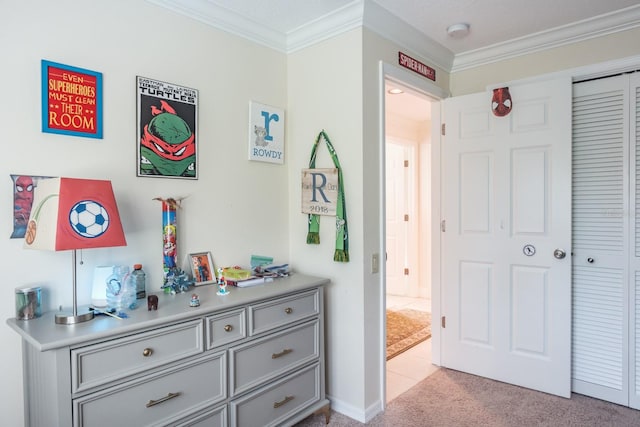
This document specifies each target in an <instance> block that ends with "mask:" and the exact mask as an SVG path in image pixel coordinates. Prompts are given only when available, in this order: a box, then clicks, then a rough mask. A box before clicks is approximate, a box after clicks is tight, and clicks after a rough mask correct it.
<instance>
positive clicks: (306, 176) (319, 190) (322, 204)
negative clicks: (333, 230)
mask: <svg viewBox="0 0 640 427" xmlns="http://www.w3.org/2000/svg"><path fill="white" fill-rule="evenodd" d="M337 203H338V169H303V170H302V213H306V214H316V215H327V216H335V215H336V205H337Z"/></svg>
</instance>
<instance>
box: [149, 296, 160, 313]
mask: <svg viewBox="0 0 640 427" xmlns="http://www.w3.org/2000/svg"><path fill="white" fill-rule="evenodd" d="M147 309H148V310H149V311H151V310H157V309H158V295H149V296H148V297H147Z"/></svg>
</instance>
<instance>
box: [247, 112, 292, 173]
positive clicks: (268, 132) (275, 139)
mask: <svg viewBox="0 0 640 427" xmlns="http://www.w3.org/2000/svg"><path fill="white" fill-rule="evenodd" d="M249 160H255V161H258V162H268V163H278V164H283V163H284V110H282V109H280V108H276V107H272V106H270V105H265V104H260V103H258V102H254V101H251V102H249Z"/></svg>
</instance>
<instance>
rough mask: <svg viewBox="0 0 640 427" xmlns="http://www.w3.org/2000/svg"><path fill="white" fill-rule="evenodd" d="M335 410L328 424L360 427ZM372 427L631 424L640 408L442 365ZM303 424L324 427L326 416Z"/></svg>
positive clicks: (596, 426) (591, 426) (638, 421)
mask: <svg viewBox="0 0 640 427" xmlns="http://www.w3.org/2000/svg"><path fill="white" fill-rule="evenodd" d="M363 425H365V424H362V423H359V422H357V421H354V420H352V419H351V418H349V417H346V416H344V415H342V414H339V413H336V412H333V411H332V413H331V420H330V423H329V426H336V427H337V426H340V427H359V426H363ZM366 425H367V426H374V427H383V426H385V427H386V426H393V427H405V426H406V427H417V426H429V427H454V426H455V427H480V426H482V427H543V426H544V427H566V426H575V427H631V426H640V411H636V410H634V409H630V408H627V407H624V406H619V405H616V404H613V403H609V402H604V401H602V400H598V399H593V398H590V397H586V396H582V395H579V394H573V395H572V396H571V399H565V398H562V397H557V396H552V395H550V394H546V393H541V392H538V391H533V390H529V389H526V388H522V387H518V386H514V385H510V384H505V383H501V382H498V381H493V380H488V379H486V378H481V377H477V376H475V375H470V374H465V373H462V372H458V371H452V370H450V369H445V368H441V369H439V370H438V371H436V372H435V373H434V374H433V375H431V376H430V377H428V378H427V379H425V380H423V381H422V382H420V383H418V384H417V385H416V386H415V387H413V388H412V389H410V390H409V391H407V392H406V393H404V394H402V395H400V396H399V397H398V398H396V399H394V400H393V401H392V402H391V403H390V404H389V405H387V408H386V410H385V412H384V413H382V414H378V415H377V416H376V417H375V418H373V419H372V420H371V421H370V422H369V423H367V424H366ZM297 426H298V427H303V426H304V427H322V426H325V423H324V415H315V416H311V417H309V418H307V419H305V420H303V421H302V422H300V423H299V424H297Z"/></svg>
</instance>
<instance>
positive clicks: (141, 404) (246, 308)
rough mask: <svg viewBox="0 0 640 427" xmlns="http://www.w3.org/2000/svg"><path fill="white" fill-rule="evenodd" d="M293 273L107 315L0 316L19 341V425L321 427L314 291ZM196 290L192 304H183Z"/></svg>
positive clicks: (319, 303)
mask: <svg viewBox="0 0 640 427" xmlns="http://www.w3.org/2000/svg"><path fill="white" fill-rule="evenodd" d="M327 283H328V280H327V279H323V278H318V277H311V276H305V275H300V274H294V275H292V276H291V277H287V278H282V279H277V280H275V281H274V282H272V283H267V284H265V285H261V286H255V287H250V288H227V289H229V290H230V293H229V294H228V295H224V296H220V295H217V294H216V291H217V287H216V286H203V287H197V288H193V289H192V290H191V291H190V292H189V293H185V294H178V295H164V294H159V295H158V296H159V307H158V311H148V310H147V307H146V300H140V301H139V302H141V303H142V302H143V303H144V306H141V307H139V308H137V309H136V310H133V311H131V312H130V313H129V314H130V317H129V318H127V319H123V320H119V319H114V318H111V317H108V316H103V315H101V316H97V317H96V318H95V319H93V320H91V321H89V322H86V323H81V324H76V325H57V324H55V322H54V320H53V315H54V314H55V313H45V314H44V315H43V316H42V317H41V318H38V319H34V320H28V321H23V320H16V319H9V320H8V321H7V324H8V325H9V326H10V327H11V328H13V329H14V330H15V331H17V332H18V333H19V334H20V335H21V337H22V343H23V345H22V348H23V364H24V390H25V396H24V398H25V420H26V425H27V426H34V427H35V426H43V427H45V426H46V427H51V426H74V427H80V426H86V427H95V426H109V427H113V426H238V427H252V426H256V427H263V426H281V425H292V424H295V423H296V422H298V421H300V420H302V419H304V418H305V417H307V416H308V415H310V414H312V413H318V412H323V413H324V414H325V417H326V421H327V423H328V421H329V409H330V406H329V401H328V400H327V399H326V397H325V365H324V328H323V325H324V309H323V286H324V285H325V284H327ZM192 293H197V294H198V296H199V298H200V306H199V307H190V306H189V301H190V299H191V294H192Z"/></svg>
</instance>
